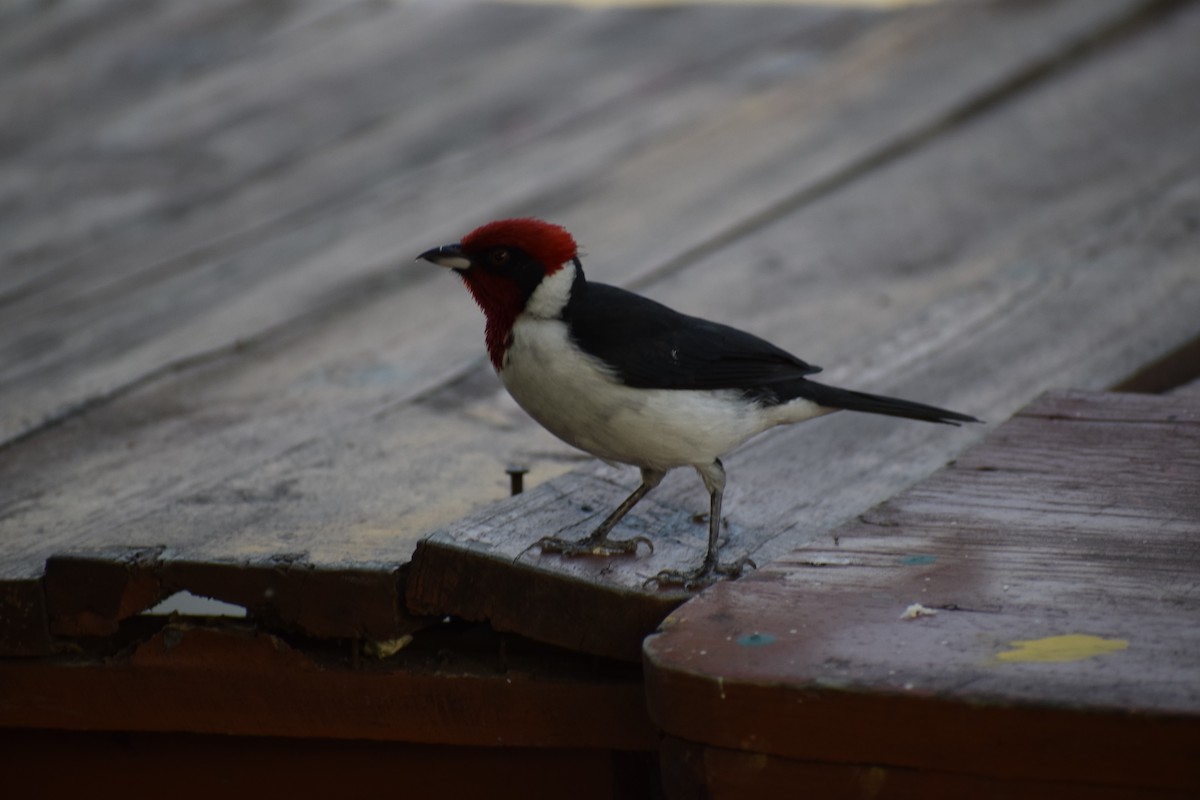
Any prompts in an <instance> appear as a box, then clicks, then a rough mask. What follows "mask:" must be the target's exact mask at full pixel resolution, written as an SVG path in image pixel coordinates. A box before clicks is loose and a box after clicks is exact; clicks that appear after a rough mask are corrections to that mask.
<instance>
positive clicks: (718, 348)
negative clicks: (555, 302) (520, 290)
mask: <svg viewBox="0 0 1200 800" xmlns="http://www.w3.org/2000/svg"><path fill="white" fill-rule="evenodd" d="M563 318H564V320H566V321H567V322H568V323H569V324H570V326H571V331H572V333H573V335H574V338H575V342H576V343H577V344H578V345H579V347H580V348H581V349H582V350H584V352H586V353H588V354H590V355H592V356H595V357H596V358H599V359H600V360H601V361H603V362H604V363H605V364H607V365H608V366H609V367H610V368H612V370H613V371H614V373H615V374H616V376H617V377H618V379H619V380H621V381H622V382H623V383H624V384H625V385H627V386H633V387H636V388H643V389H739V390H741V391H743V392H745V393H746V394H747V396H749V397H752V398H754V399H756V400H759V401H760V402H764V403H774V402H781V401H783V400H785V399H788V398H787V396H788V395H791V396H794V394H793V393H792V392H790V391H788V390H787V388H785V387H783V386H782V384H787V383H791V382H794V381H796V380H797V379H801V378H803V377H804V376H805V375H812V374H813V373H816V372H820V371H821V368H820V367H814V366H812V365H811V364H806V363H805V362H804V361H801V360H800V359H798V358H796V357H795V356H793V355H792V354H790V353H788V352H787V351H785V350H782V349H780V348H778V347H776V346H775V345H773V344H771V343H770V342H768V341H765V340H764V339H760V338H758V337H757V336H754V335H753V334H749V333H746V332H744V331H739V330H737V329H736V328H731V327H729V326H728V325H721V324H720V323H716V322H709V321H708V320H704V319H699V318H698V317H691V316H688V315H686V314H680V313H679V312H678V311H674V310H672V309H670V308H667V307H666V306H664V305H662V304H661V303H656V302H655V301H653V300H649V299H647V298H645V297H642V296H640V295H637V294H634V293H632V292H627V291H625V290H624V289H619V288H617V287H615V286H608V285H605V284H602V283H590V282H587V281H585V280H584V279H583V277H582V271H581V272H580V277H578V278H577V279H576V281H575V286H574V287H573V288H572V291H571V298H570V300H569V301H568V303H567V306H566V308H565V309H564V310H563ZM630 343H636V346H634V347H631V346H630ZM788 388H791V387H788ZM780 390H782V391H780Z"/></svg>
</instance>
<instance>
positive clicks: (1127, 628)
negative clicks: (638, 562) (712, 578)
mask: <svg viewBox="0 0 1200 800" xmlns="http://www.w3.org/2000/svg"><path fill="white" fill-rule="evenodd" d="M1151 454H1153V455H1151ZM1197 486H1200V408H1198V407H1197V405H1196V403H1195V401H1194V399H1192V398H1188V397H1186V396H1179V397H1169V398H1168V397H1153V396H1132V395H1112V394H1104V393H1083V392H1071V393H1050V394H1047V395H1044V396H1042V397H1041V398H1039V399H1038V400H1037V401H1036V402H1035V403H1033V404H1032V405H1031V406H1030V407H1029V408H1027V409H1025V410H1023V411H1022V412H1021V413H1020V414H1019V415H1017V416H1016V417H1015V418H1014V419H1013V420H1011V421H1010V422H1007V423H1005V424H1003V425H1001V426H1000V427H998V428H997V429H996V430H995V431H994V432H993V433H992V434H991V435H989V436H988V438H987V439H985V440H984V441H983V442H982V443H981V444H980V445H978V446H976V447H974V448H972V449H971V450H969V451H968V452H967V453H965V454H964V455H963V456H962V457H960V458H959V459H958V460H957V462H955V464H953V465H952V466H950V467H948V468H946V469H944V470H942V471H940V472H938V473H937V474H935V475H934V476H933V477H931V478H929V479H928V480H926V481H923V482H922V483H920V484H918V485H917V486H915V487H913V488H912V489H910V490H908V491H905V492H902V493H901V494H899V495H897V496H896V497H895V498H893V499H892V500H889V501H888V502H886V503H884V504H882V505H881V506H879V507H877V508H876V509H872V511H871V512H870V513H868V514H866V515H864V516H863V517H862V518H861V519H859V520H857V521H854V522H851V523H848V524H845V525H842V526H840V527H838V528H836V529H834V530H833V531H832V532H831V539H830V540H829V541H828V543H826V544H824V545H823V546H809V547H805V548H802V549H798V550H795V551H794V552H792V553H791V554H789V555H787V556H785V557H783V558H780V559H778V560H776V561H775V562H773V563H772V564H771V565H769V566H768V567H766V568H764V569H762V570H760V571H759V572H758V573H756V574H755V575H754V576H752V577H750V578H748V579H745V580H742V581H738V582H737V583H735V584H728V585H722V586H718V587H715V588H714V589H713V590H712V591H710V592H708V593H706V594H705V595H703V596H701V597H699V598H697V599H696V600H693V601H691V602H689V603H687V604H685V605H684V606H683V607H681V608H680V609H678V610H677V611H676V612H674V613H673V614H672V616H671V617H670V618H669V619H668V622H667V623H666V624H665V625H664V628H663V631H662V632H661V633H659V634H657V635H655V636H653V637H651V638H650V639H649V640H647V643H646V658H647V669H648V673H647V691H648V696H649V698H650V705H651V709H652V713H653V715H654V718H655V721H656V722H658V723H659V724H660V725H662V727H663V728H664V730H666V731H667V732H669V733H671V734H673V735H676V736H679V737H681V738H683V739H687V740H690V741H692V742H702V743H706V744H711V745H715V746H717V747H722V748H729V749H732V750H740V751H748V752H752V753H762V754H771V755H778V756H781V757H783V758H785V759H798V760H801V761H807V762H820V763H826V762H828V763H832V764H846V763H855V764H877V765H880V766H881V767H883V768H885V769H891V768H899V769H904V770H920V771H925V770H932V771H934V772H939V771H940V772H949V773H953V774H957V775H964V776H977V777H978V776H994V777H997V778H1000V779H1004V780H1018V781H1034V782H1042V781H1063V782H1066V783H1068V784H1070V783H1077V784H1080V785H1091V784H1097V785H1101V786H1112V787H1116V788H1122V787H1123V788H1124V789H1125V790H1126V791H1132V790H1134V789H1136V788H1139V787H1145V788H1146V789H1147V790H1151V789H1153V790H1173V791H1176V792H1178V791H1183V790H1190V791H1195V790H1196V789H1197V787H1200V769H1198V768H1197V766H1196V765H1197V764H1200V759H1198V758H1197V756H1198V755H1200V752H1198V751H1197V750H1196V743H1197V742H1198V741H1200V737H1198V736H1197V730H1198V727H1197V726H1198V725H1200V692H1198V691H1197V687H1200V682H1198V681H1197V678H1200V672H1198V671H1197V667H1196V664H1197V663H1198V662H1197V654H1200V637H1198V636H1197V635H1196V629H1195V626H1194V625H1193V624H1191V620H1192V619H1194V618H1195V617H1196V614H1197V613H1198V612H1200V593H1198V592H1197V586H1196V582H1195V580H1194V578H1195V575H1196V574H1197V569H1198V565H1200V550H1198V549H1197V548H1196V543H1195V541H1194V539H1195V533H1196V531H1198V530H1200V494H1198V493H1197V488H1196V487H1197ZM911 603H920V604H921V605H923V606H924V607H926V608H927V609H930V610H933V611H934V612H935V614H934V615H931V616H924V617H918V618H916V619H912V620H908V621H904V620H902V619H901V616H902V613H903V612H904V611H905V609H906V607H907V606H908V605H909V604H911ZM1064 635H1086V636H1094V637H1098V638H1099V639H1101V640H1105V641H1108V642H1112V643H1116V646H1115V649H1110V650H1109V651H1108V652H1107V654H1105V650H1103V649H1101V650H1095V651H1089V650H1075V651H1072V653H1068V654H1066V655H1065V656H1064V657H1062V658H1061V659H1059V660H1037V659H1034V658H1032V657H1029V658H1025V657H1019V656H1014V655H1013V651H1014V650H1018V652H1019V646H1020V644H1021V643H1022V642H1037V641H1040V640H1044V639H1047V638H1048V637H1056V636H1064ZM839 719H840V720H844V721H843V722H838V721H836V720H839ZM849 720H854V722H853V724H852V725H851V724H848V722H847V721H849ZM813 730H820V731H821V735H820V736H817V737H814V736H811V735H806V732H811V731H813ZM968 730H969V731H970V733H968ZM981 741H987V742H992V743H993V744H992V746H990V747H987V748H980V746H979V743H980V742H981Z"/></svg>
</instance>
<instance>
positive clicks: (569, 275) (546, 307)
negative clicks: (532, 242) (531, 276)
mask: <svg viewBox="0 0 1200 800" xmlns="http://www.w3.org/2000/svg"><path fill="white" fill-rule="evenodd" d="M575 271H576V268H575V264H574V262H571V263H568V264H564V265H563V267H562V269H560V270H558V272H555V273H554V274H553V275H547V276H546V277H545V278H544V279H543V280H542V282H541V283H539V284H538V287H537V288H536V289H534V290H533V294H531V295H530V296H529V300H528V302H526V303H525V310H524V311H523V312H522V313H523V314H524V315H526V316H529V317H534V318H536V319H555V318H557V317H558V316H559V314H561V313H562V310H563V307H564V306H565V305H566V304H567V301H568V300H570V299H571V287H572V286H573V285H574V284H575Z"/></svg>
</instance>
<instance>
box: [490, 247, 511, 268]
mask: <svg viewBox="0 0 1200 800" xmlns="http://www.w3.org/2000/svg"><path fill="white" fill-rule="evenodd" d="M490 258H491V262H492V264H493V265H495V266H497V267H500V266H503V265H505V264H507V263H508V259H509V252H508V250H506V249H505V248H503V247H497V248H496V249H495V250H493V251H492V252H491V255H490Z"/></svg>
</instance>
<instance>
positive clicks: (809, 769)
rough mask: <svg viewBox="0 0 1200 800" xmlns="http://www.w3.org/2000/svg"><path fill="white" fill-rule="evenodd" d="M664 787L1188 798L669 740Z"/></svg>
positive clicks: (691, 792)
mask: <svg viewBox="0 0 1200 800" xmlns="http://www.w3.org/2000/svg"><path fill="white" fill-rule="evenodd" d="M662 761H663V766H664V770H663V784H664V787H665V792H666V795H667V797H669V798H672V800H674V799H675V798H679V800H690V799H691V798H695V797H704V798H711V799H712V800H740V798H744V797H793V796H795V794H796V791H797V787H804V791H805V792H806V793H809V794H811V795H812V796H816V797H821V798H824V799H825V800H859V798H862V797H871V798H878V800H903V798H912V797H920V798H956V797H994V798H1012V800H1018V798H1019V800H1060V799H1061V798H1068V797H1079V798H1087V800H1188V798H1191V797H1193V796H1194V795H1193V794H1192V793H1191V792H1190V791H1189V790H1187V789H1182V790H1179V789H1159V788H1149V787H1146V786H1137V787H1129V786H1101V785H1098V784H1095V783H1088V784H1085V785H1078V784H1076V785H1071V784H1065V783H1063V782H1062V781H1058V780H1024V779H1001V778H997V777H995V776H991V775H989V776H979V775H968V774H964V773H961V772H952V771H934V770H913V769H897V768H893V767H887V766H881V765H878V764H834V763H830V762H815V761H797V760H795V759H787V758H780V757H778V756H763V755H762V754H760V753H747V752H745V751H743V750H731V749H728V748H723V747H707V746H703V745H698V744H694V743H692V742H683V741H680V740H678V739H675V738H673V737H665V739H664V743H663V756H662Z"/></svg>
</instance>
